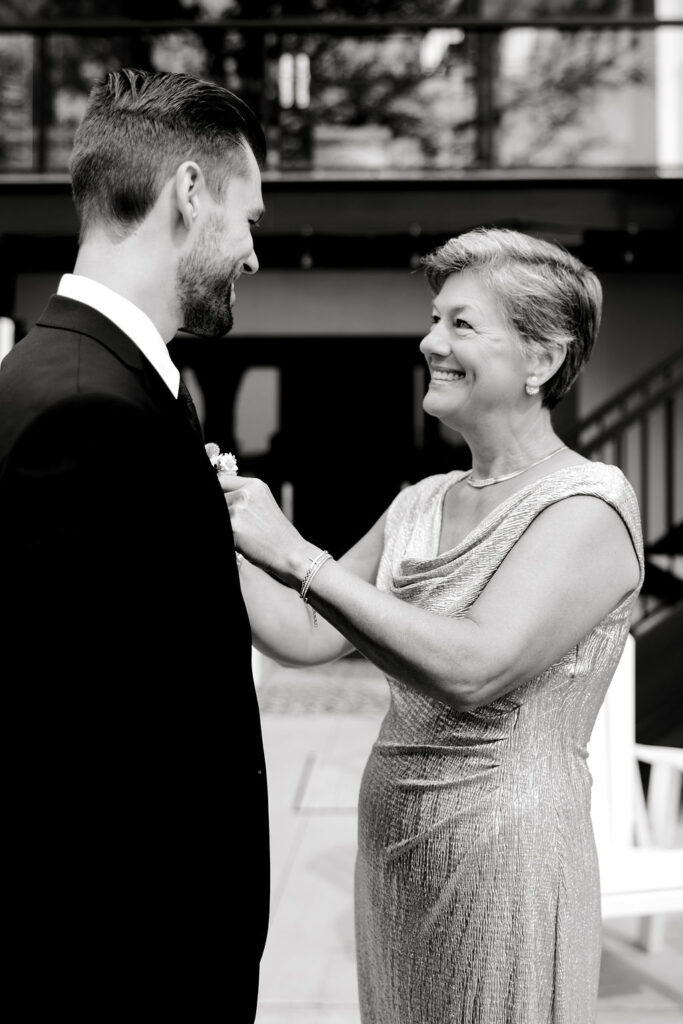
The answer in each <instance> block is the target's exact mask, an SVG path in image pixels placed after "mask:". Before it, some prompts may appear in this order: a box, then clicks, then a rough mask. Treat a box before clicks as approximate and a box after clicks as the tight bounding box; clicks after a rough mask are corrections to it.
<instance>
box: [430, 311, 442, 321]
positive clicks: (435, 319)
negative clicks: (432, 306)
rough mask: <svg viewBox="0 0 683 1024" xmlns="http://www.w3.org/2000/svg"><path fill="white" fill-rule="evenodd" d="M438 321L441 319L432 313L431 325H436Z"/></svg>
mask: <svg viewBox="0 0 683 1024" xmlns="http://www.w3.org/2000/svg"><path fill="white" fill-rule="evenodd" d="M440 319H441V317H440V316H437V315H436V313H432V318H431V322H432V324H438V322H439V320H440Z"/></svg>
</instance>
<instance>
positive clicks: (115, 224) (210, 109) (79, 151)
mask: <svg viewBox="0 0 683 1024" xmlns="http://www.w3.org/2000/svg"><path fill="white" fill-rule="evenodd" d="M247 146H248V147H250V148H251V150H252V151H253V153H254V156H255V158H256V160H257V162H258V164H259V166H261V165H262V164H263V162H264V160H265V155H266V140H265V136H264V133H263V129H262V127H261V125H260V124H259V122H258V120H257V119H256V117H255V116H254V114H253V112H252V111H251V109H250V108H249V107H248V106H247V104H246V103H245V102H244V101H243V100H241V99H240V98H239V97H238V96H235V95H234V94H233V93H231V92H229V91H228V90H227V89H224V88H223V87H222V86H220V85H216V84H214V83H213V82H206V81H203V80H201V79H198V78H194V77H193V76H191V75H185V74H175V73H171V72H148V71H139V70H137V69H134V68H122V69H121V70H119V71H115V72H111V73H110V74H108V75H107V76H106V78H104V79H102V80H101V81H100V82H97V83H96V84H95V85H94V86H93V88H92V90H91V92H90V97H89V100H88V106H87V109H86V112H85V115H84V117H83V120H82V121H81V123H80V125H79V127H78V129H77V131H76V134H75V137H74V145H73V150H72V153H71V160H70V164H69V170H70V172H71V186H72V193H73V198H74V203H75V206H76V210H77V212H78V215H79V219H80V225H81V239H82V238H83V236H84V235H85V233H86V232H87V230H88V228H89V227H90V226H91V225H93V224H102V225H105V226H106V227H107V228H108V229H109V230H110V231H113V232H116V233H118V234H119V235H120V236H125V235H126V234H128V233H129V232H130V231H131V230H132V228H133V227H135V225H137V224H139V223H140V221H142V220H143V219H144V218H145V217H146V215H147V214H148V213H149V211H150V209H151V208H152V206H153V205H154V203H155V202H156V200H157V198H158V197H159V193H160V191H161V189H162V187H163V185H164V184H165V183H166V182H167V181H168V179H169V178H170V177H171V176H172V175H173V174H174V173H175V170H176V168H177V167H178V166H179V165H180V164H181V163H182V162H183V161H184V160H196V161H197V162H198V163H199V164H200V166H201V167H202V171H203V172H204V175H205V178H206V182H207V186H208V188H209V191H210V193H211V195H212V196H213V198H215V199H217V200H220V199H221V198H222V197H223V195H224V193H225V188H226V187H227V183H228V181H229V179H230V176H231V174H239V173H240V172H241V171H244V169H245V168H246V160H245V150H246V147H247Z"/></svg>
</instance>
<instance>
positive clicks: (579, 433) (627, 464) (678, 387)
mask: <svg viewBox="0 0 683 1024" xmlns="http://www.w3.org/2000/svg"><path fill="white" fill-rule="evenodd" d="M681 370H683V349H679V350H678V351H676V352H674V353H673V354H672V355H670V356H668V357H667V358H666V359H664V360H662V362H660V363H658V364H657V366H655V367H654V368H653V369H652V370H650V371H649V372H648V373H647V374H646V375H645V376H643V377H641V378H639V379H638V380H637V381H636V382H635V383H633V384H631V385H630V386H629V387H628V388H625V389H624V390H623V391H622V392H621V393H620V394H618V395H616V396H615V397H614V398H612V399H610V400H609V401H607V402H605V403H603V405H602V406H600V407H599V408H598V409H596V410H595V412H593V413H591V414H590V415H589V416H587V417H586V419H585V420H584V421H583V422H581V423H578V424H577V425H576V426H575V427H574V428H573V429H572V430H571V431H569V432H568V435H566V436H565V439H566V440H567V443H568V444H570V445H571V446H573V447H575V448H576V449H577V450H578V451H579V452H580V453H581V454H582V455H584V456H586V457H587V458H591V457H594V455H595V453H596V452H599V451H600V450H606V457H607V460H608V461H609V462H613V463H615V464H616V465H618V466H619V468H620V469H621V470H622V472H623V473H624V474H625V476H626V477H627V478H628V479H629V481H630V482H631V484H632V485H633V487H634V490H635V492H636V496H637V499H638V504H639V507H640V518H641V524H642V530H643V539H644V542H645V550H646V552H647V551H648V549H649V547H650V546H652V545H656V543H657V542H658V541H661V540H662V539H663V537H667V536H670V533H671V531H672V530H675V529H676V528H677V527H678V528H679V529H680V522H681V520H682V519H683V514H682V510H681V508H678V507H677V505H680V499H679V498H677V495H679V494H680V486H679V484H678V478H679V475H680V474H681V472H682V471H683V459H681V458H680V448H681V447H683V442H682V441H681V439H680V437H677V436H676V428H675V424H676V422H678V421H679V420H678V417H679V416H683V408H682V407H681V395H682V394H683V372H680V371H681ZM591 432H592V436H591ZM587 435H588V436H587ZM653 452H657V459H658V467H657V464H653V463H652V456H653ZM598 457H599V456H598ZM682 554H683V552H680V553H678V555H677V554H676V552H675V551H674V552H672V553H671V554H670V556H669V557H670V559H671V562H670V570H668V569H666V568H663V567H660V566H658V565H656V564H655V565H651V566H650V568H649V579H650V581H651V583H652V586H651V587H650V588H649V589H646V588H645V587H644V588H643V593H642V594H641V596H640V597H639V600H638V606H637V610H636V612H635V614H634V619H633V623H632V627H633V628H634V629H636V630H641V629H642V628H647V626H648V625H649V624H650V622H651V621H652V620H653V619H654V618H655V616H658V615H661V614H663V613H664V610H665V609H666V608H667V607H668V606H669V605H670V604H671V602H672V601H677V600H679V599H680V594H681V587H682V586H683V581H681V579H680V576H679V575H678V571H677V569H676V558H677V557H678V558H680V555H682ZM648 564H649V563H648ZM647 581H648V570H647V569H646V575H645V582H646V584H647Z"/></svg>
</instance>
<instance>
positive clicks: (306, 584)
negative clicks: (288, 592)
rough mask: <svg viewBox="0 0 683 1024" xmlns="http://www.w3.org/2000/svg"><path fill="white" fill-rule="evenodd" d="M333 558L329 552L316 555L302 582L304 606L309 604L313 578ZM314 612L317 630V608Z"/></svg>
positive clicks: (301, 592)
mask: <svg viewBox="0 0 683 1024" xmlns="http://www.w3.org/2000/svg"><path fill="white" fill-rule="evenodd" d="M331 558H332V555H331V554H330V553H329V551H321V552H320V554H319V555H316V557H315V558H314V559H313V561H312V562H311V564H310V566H309V567H308V570H307V572H306V575H305V576H304V578H303V579H302V581H301V590H300V592H299V596H300V598H301V600H302V601H303V602H304V604H308V591H309V588H310V586H311V581H312V580H313V577H314V576H315V574H316V573H317V572H318V570H319V569H320V568H321V567H322V566H323V565H324V564H325V562H329V560H330V559H331ZM312 611H313V625H314V626H315V627H316V628H317V626H318V616H317V615H316V613H315V608H313V609H312Z"/></svg>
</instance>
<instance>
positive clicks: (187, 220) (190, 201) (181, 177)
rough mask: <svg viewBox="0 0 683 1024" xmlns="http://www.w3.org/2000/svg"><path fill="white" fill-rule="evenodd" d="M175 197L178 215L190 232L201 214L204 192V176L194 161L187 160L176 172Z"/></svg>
mask: <svg viewBox="0 0 683 1024" xmlns="http://www.w3.org/2000/svg"><path fill="white" fill-rule="evenodd" d="M173 184H174V197H175V203H176V206H177V208H178V213H179V215H180V217H181V218H182V221H183V224H184V225H185V229H186V230H187V231H189V230H190V228H191V227H192V224H193V222H194V220H195V219H196V217H197V214H198V213H199V206H200V199H201V194H202V192H203V191H204V187H205V186H204V175H203V174H202V169H201V167H200V166H199V164H196V163H195V162H194V160H185V162H184V163H182V164H180V166H179V167H178V169H177V171H176V172H175V178H174V183H173Z"/></svg>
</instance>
